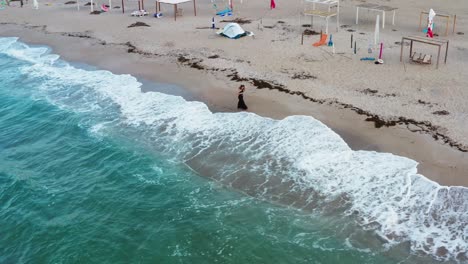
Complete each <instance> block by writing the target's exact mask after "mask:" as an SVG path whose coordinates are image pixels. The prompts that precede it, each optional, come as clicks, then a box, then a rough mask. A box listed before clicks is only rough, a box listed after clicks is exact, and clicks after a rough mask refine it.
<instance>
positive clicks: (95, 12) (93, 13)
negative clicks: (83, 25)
mask: <svg viewBox="0 0 468 264" xmlns="http://www.w3.org/2000/svg"><path fill="white" fill-rule="evenodd" d="M101 13H102V12H101V11H98V10H94V11H93V12H91V13H89V14H90V15H99V14H101Z"/></svg>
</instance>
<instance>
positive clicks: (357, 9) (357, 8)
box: [356, 7, 359, 25]
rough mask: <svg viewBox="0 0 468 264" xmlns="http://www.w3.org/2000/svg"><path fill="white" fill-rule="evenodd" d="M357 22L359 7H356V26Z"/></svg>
mask: <svg viewBox="0 0 468 264" xmlns="http://www.w3.org/2000/svg"><path fill="white" fill-rule="evenodd" d="M358 21H359V7H356V25H357V24H358Z"/></svg>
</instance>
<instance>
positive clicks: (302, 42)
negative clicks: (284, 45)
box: [301, 32, 304, 45]
mask: <svg viewBox="0 0 468 264" xmlns="http://www.w3.org/2000/svg"><path fill="white" fill-rule="evenodd" d="M301 45H304V32H302V35H301Z"/></svg>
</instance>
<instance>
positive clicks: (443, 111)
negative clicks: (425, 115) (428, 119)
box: [432, 110, 450, 115]
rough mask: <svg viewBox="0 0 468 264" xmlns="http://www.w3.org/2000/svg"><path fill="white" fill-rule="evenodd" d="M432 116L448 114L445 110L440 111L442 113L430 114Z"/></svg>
mask: <svg viewBox="0 0 468 264" xmlns="http://www.w3.org/2000/svg"><path fill="white" fill-rule="evenodd" d="M432 114H433V115H450V113H449V112H448V111H446V110H442V111H435V112H433V113H432Z"/></svg>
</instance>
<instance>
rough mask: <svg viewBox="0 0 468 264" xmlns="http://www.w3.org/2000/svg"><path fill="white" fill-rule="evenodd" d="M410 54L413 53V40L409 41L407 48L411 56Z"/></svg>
mask: <svg viewBox="0 0 468 264" xmlns="http://www.w3.org/2000/svg"><path fill="white" fill-rule="evenodd" d="M411 54H413V40H411V41H410V48H409V56H410V58H411Z"/></svg>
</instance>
